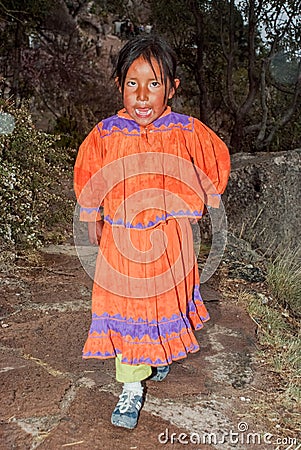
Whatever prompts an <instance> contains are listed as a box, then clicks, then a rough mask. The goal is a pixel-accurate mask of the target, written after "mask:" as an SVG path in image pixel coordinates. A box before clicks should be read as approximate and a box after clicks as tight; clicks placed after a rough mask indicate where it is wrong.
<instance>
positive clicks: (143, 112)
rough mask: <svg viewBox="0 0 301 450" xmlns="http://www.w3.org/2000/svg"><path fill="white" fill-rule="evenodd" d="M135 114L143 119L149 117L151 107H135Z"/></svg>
mask: <svg viewBox="0 0 301 450" xmlns="http://www.w3.org/2000/svg"><path fill="white" fill-rule="evenodd" d="M135 114H136V116H137V117H140V118H143V119H144V118H147V117H149V116H150V115H151V114H152V109H151V108H136V109H135Z"/></svg>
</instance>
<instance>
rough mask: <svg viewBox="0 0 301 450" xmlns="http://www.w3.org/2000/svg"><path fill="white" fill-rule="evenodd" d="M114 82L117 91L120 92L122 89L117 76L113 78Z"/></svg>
mask: <svg viewBox="0 0 301 450" xmlns="http://www.w3.org/2000/svg"><path fill="white" fill-rule="evenodd" d="M115 84H116V86H117V88H118V90H119V92H120V93H121V94H122V89H121V86H120V83H119V78H118V77H116V78H115Z"/></svg>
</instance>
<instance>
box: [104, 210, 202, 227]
mask: <svg viewBox="0 0 301 450" xmlns="http://www.w3.org/2000/svg"><path fill="white" fill-rule="evenodd" d="M202 215H203V211H189V210H186V211H183V210H182V209H181V210H180V211H171V213H164V214H162V216H161V217H159V216H156V218H155V220H150V221H149V222H148V223H147V224H146V225H144V224H143V223H141V222H139V223H137V224H136V225H133V224H132V223H130V222H126V223H125V222H124V221H123V220H122V219H118V220H116V221H114V220H113V219H112V218H111V216H110V215H109V214H108V215H107V216H105V217H104V220H105V221H106V222H108V223H109V224H110V225H122V226H123V227H125V228H137V229H140V230H141V229H144V228H151V227H153V226H154V225H157V224H158V223H160V222H163V221H165V220H166V219H168V218H170V217H190V218H191V217H193V218H195V217H202Z"/></svg>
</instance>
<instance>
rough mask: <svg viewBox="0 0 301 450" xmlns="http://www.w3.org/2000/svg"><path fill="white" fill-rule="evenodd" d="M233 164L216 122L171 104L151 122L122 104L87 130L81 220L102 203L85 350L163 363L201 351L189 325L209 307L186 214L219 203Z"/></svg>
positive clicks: (81, 163)
mask: <svg viewBox="0 0 301 450" xmlns="http://www.w3.org/2000/svg"><path fill="white" fill-rule="evenodd" d="M229 171H230V158H229V152H228V149H227V147H226V145H225V144H224V143H223V142H222V141H221V140H220V139H219V138H218V137H217V136H216V135H215V134H214V133H213V131H212V130H210V129H209V128H208V127H206V126H205V125H204V124H202V123H201V122H200V121H199V120H197V119H195V118H192V117H189V116H186V115H182V114H178V113H175V112H172V111H171V109H170V108H169V107H168V108H167V109H166V110H165V112H164V114H163V115H162V116H161V117H160V118H159V119H157V120H156V121H154V122H153V123H152V124H150V125H148V126H147V127H146V128H141V127H140V126H139V125H138V124H137V123H136V122H135V121H134V120H133V119H131V117H130V116H129V115H128V114H127V113H126V111H125V110H121V111H119V112H118V114H117V115H115V116H112V117H110V118H108V119H105V120H103V121H102V122H100V123H99V124H98V125H97V126H96V127H95V128H94V129H93V130H92V131H91V132H90V134H89V135H88V136H87V138H86V139H85V140H84V142H83V143H82V145H81V146H80V149H79V153H78V156H77V159H76V163H75V169H74V187H75V193H76V196H77V199H78V203H79V205H80V220H83V221H88V222H89V221H91V222H93V221H95V220H99V219H100V210H99V209H100V206H102V207H103V211H104V227H103V231H102V237H101V241H100V246H99V253H98V258H97V263H96V270H95V277H94V285H93V291H92V323H91V327H90V330H89V334H88V338H87V341H86V343H85V346H84V349H83V357H84V358H100V359H104V358H111V357H116V355H117V354H122V362H123V363H126V364H132V365H136V364H147V365H151V366H160V365H166V364H170V363H171V362H172V361H175V360H178V359H181V358H184V357H186V356H187V354H188V353H190V352H196V351H197V350H199V345H198V343H197V341H196V338H195V336H194V334H193V329H200V328H202V326H203V322H206V321H207V320H208V319H209V315H208V312H207V310H206V307H205V306H204V303H203V300H202V298H201V295H200V290H199V283H200V281H199V273H198V267H197V262H196V257H195V254H194V249H193V236H192V231H191V226H190V222H189V221H190V220H197V219H199V218H201V217H202V214H203V209H204V204H205V205H207V206H213V207H215V206H218V204H219V201H220V194H221V193H222V192H223V191H224V189H225V187H226V184H227V181H228V176H229Z"/></svg>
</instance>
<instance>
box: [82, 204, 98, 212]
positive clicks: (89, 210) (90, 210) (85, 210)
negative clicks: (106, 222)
mask: <svg viewBox="0 0 301 450" xmlns="http://www.w3.org/2000/svg"><path fill="white" fill-rule="evenodd" d="M94 211H99V207H98V206H97V207H95V208H85V207H84V206H81V207H80V212H86V213H88V214H92V213H93V212H94Z"/></svg>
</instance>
